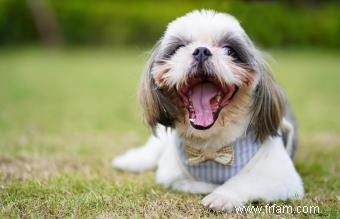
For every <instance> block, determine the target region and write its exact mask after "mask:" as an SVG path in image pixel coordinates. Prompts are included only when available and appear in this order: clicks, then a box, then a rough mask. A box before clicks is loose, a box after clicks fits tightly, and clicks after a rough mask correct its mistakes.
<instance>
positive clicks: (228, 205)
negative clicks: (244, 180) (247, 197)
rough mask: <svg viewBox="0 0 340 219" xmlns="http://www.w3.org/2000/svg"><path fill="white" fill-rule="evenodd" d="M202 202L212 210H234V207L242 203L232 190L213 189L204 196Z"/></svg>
mask: <svg viewBox="0 0 340 219" xmlns="http://www.w3.org/2000/svg"><path fill="white" fill-rule="evenodd" d="M202 204H203V205H204V206H206V207H208V208H211V209H214V210H220V211H227V212H232V211H235V207H237V206H242V205H243V204H244V203H243V202H242V201H241V200H240V198H239V197H238V196H237V195H236V194H233V193H232V192H227V191H223V190H215V191H214V192H213V193H211V194H209V195H207V196H205V197H204V199H203V200H202Z"/></svg>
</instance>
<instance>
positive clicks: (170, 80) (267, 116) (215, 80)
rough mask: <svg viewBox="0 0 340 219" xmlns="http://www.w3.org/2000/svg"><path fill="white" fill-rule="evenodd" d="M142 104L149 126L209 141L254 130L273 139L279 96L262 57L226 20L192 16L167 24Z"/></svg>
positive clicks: (280, 108)
mask: <svg viewBox="0 0 340 219" xmlns="http://www.w3.org/2000/svg"><path fill="white" fill-rule="evenodd" d="M140 100H141V103H142V106H143V109H144V114H145V117H146V120H147V122H148V124H149V125H150V126H151V127H153V128H154V127H155V126H156V125H157V123H160V124H163V125H165V126H167V127H172V128H176V129H177V131H178V132H179V133H180V134H181V135H182V136H185V137H190V138H211V137H212V136H214V135H221V133H222V132H224V131H227V130H228V131H230V130H234V131H235V130H237V132H238V133H243V132H245V131H246V130H247V129H249V128H252V129H253V130H254V131H255V133H256V136H257V138H258V139H259V140H264V139H265V138H266V137H268V136H270V135H275V134H276V132H277V129H278V126H279V124H280V122H281V120H282V115H283V95H282V93H281V90H280V88H279V86H278V85H277V83H276V82H275V81H274V80H273V78H272V77H271V74H270V72H269V70H268V67H267V65H266V63H265V62H264V60H263V59H262V57H261V55H260V53H259V51H258V50H257V49H256V48H255V47H254V45H253V43H252V42H251V41H250V40H249V38H248V36H247V35H246V33H245V32H244V30H243V29H242V27H241V26H240V25H239V23H238V21H237V20H236V19H235V18H234V17H232V16H230V15H227V14H223V13H216V12H213V11H194V12H191V13H189V14H187V15H185V16H183V17H180V18H178V19H176V20H175V21H173V22H171V23H170V24H169V25H168V28H167V30H166V32H165V34H164V36H163V38H162V39H161V40H160V41H159V42H158V44H157V45H156V47H155V49H154V52H153V54H152V56H151V58H150V61H149V63H148V65H147V67H146V70H145V74H144V78H143V80H142V85H141V90H140Z"/></svg>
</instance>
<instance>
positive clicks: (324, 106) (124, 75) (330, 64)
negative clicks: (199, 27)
mask: <svg viewBox="0 0 340 219" xmlns="http://www.w3.org/2000/svg"><path fill="white" fill-rule="evenodd" d="M202 8H210V9H216V10H218V11H223V12H228V13H231V14H232V15H234V16H236V17H237V18H238V19H239V20H240V22H241V25H242V26H243V27H244V29H245V30H246V32H247V33H248V34H249V36H250V37H251V38H252V39H253V40H254V41H255V43H256V44H257V45H258V46H259V47H260V48H262V49H264V50H265V51H266V52H268V53H269V54H270V55H271V57H272V58H270V59H269V62H270V64H271V66H272V68H273V73H274V76H275V78H276V79H277V80H278V81H279V82H280V84H281V85H282V86H283V88H284V89H285V91H286V93H287V95H288V97H289V100H290V103H291V105H292V108H293V110H294V112H295V114H296V116H297V120H298V124H299V129H298V131H299V149H298V151H297V154H296V158H295V163H296V166H297V169H298V172H299V173H300V174H301V176H302V178H303V181H304V184H305V190H306V196H305V198H304V199H303V200H302V201H291V202H284V203H277V204H279V205H281V204H285V205H287V204H289V205H294V206H297V205H300V206H302V205H306V206H312V205H313V206H315V205H317V206H319V207H320V212H319V214H314V215H308V214H305V215H296V214H293V215H291V214H283V215H278V216H282V217H296V216H298V217H300V216H304V217H310V216H312V217H319V216H321V217H334V218H336V217H339V216H340V215H339V210H340V209H339V200H340V197H339V188H340V180H339V179H340V174H339V173H340V160H339V159H338V158H339V156H340V117H339V112H340V98H339V94H340V51H339V49H340V6H339V2H338V1H321V0H300V1H299V0H289V1H269V0H267V1H218V0H213V1H109V0H88V1H85V0H50V1H48V0H0V217H1V218H3V217H9V218H13V217H33V218H35V217H38V218H39V217H44V218H45V217H91V218H93V217H99V218H107V217H109V218H111V217H117V216H132V217H156V218H157V217H170V216H171V217H174V218H178V217H188V218H200V217H205V218H209V217H228V216H230V215H226V214H223V213H221V212H213V211H209V210H207V209H205V208H204V207H202V206H201V205H200V199H201V198H203V196H201V195H190V194H183V193H176V192H173V191H170V190H168V189H164V188H162V187H160V186H158V185H157V184H155V183H154V173H153V172H147V173H143V174H140V175H134V174H131V173H126V172H121V171H117V170H113V169H112V168H111V165H110V161H111V158H112V157H113V156H115V155H117V154H118V153H122V152H124V151H125V150H127V149H128V148H131V147H135V146H137V145H141V144H143V142H144V141H145V140H146V138H147V137H148V135H149V134H150V130H148V129H147V128H146V126H145V124H144V123H143V119H142V116H141V111H140V108H139V105H138V103H137V98H136V96H137V95H136V92H137V87H138V84H139V78H140V73H141V71H142V69H143V67H144V64H145V61H146V59H147V57H148V51H149V50H150V48H151V47H152V45H153V44H154V43H155V42H156V41H157V40H158V39H159V38H160V37H161V35H162V33H163V32H164V30H165V29H166V25H167V23H168V22H169V21H171V20H173V19H175V18H176V17H178V16H181V15H183V14H185V13H186V12H189V11H191V10H192V9H202ZM183 203H185V204H183ZM260 204H261V203H260ZM260 216H261V215H256V214H253V215H246V217H250V218H254V217H260ZM262 216H263V215H262ZM264 216H265V215H264Z"/></svg>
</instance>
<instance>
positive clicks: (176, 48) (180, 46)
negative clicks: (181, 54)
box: [173, 44, 184, 53]
mask: <svg viewBox="0 0 340 219" xmlns="http://www.w3.org/2000/svg"><path fill="white" fill-rule="evenodd" d="M182 47H184V45H183V44H180V45H178V46H176V47H175V49H174V52H173V53H175V52H176V51H177V50H179V49H180V48H182Z"/></svg>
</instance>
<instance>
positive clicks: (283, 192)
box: [202, 137, 303, 211]
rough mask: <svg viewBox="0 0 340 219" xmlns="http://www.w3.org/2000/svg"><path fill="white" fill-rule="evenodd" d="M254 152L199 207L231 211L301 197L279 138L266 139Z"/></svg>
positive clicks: (294, 174) (295, 175)
mask: <svg viewBox="0 0 340 219" xmlns="http://www.w3.org/2000/svg"><path fill="white" fill-rule="evenodd" d="M258 153H259V154H257V156H258V157H254V159H255V158H258V159H257V160H254V161H253V163H249V165H247V166H246V167H244V169H243V170H242V171H241V172H240V173H239V174H238V175H236V176H234V177H233V178H231V179H230V180H228V181H227V182H226V183H225V184H223V185H221V186H220V187H218V188H217V189H216V190H214V191H213V192H212V193H211V194H209V195H207V196H206V197H205V198H204V199H203V200H202V202H203V204H204V205H205V206H207V207H209V208H212V209H216V210H226V211H233V210H235V209H234V208H235V206H242V205H244V204H246V203H247V202H249V201H254V200H264V201H266V202H271V201H278V200H287V199H289V198H297V199H300V198H302V197H303V185H302V181H301V178H300V176H299V175H298V174H297V172H296V170H295V168H294V165H293V163H292V161H291V159H290V157H289V155H288V153H287V152H286V151H285V149H284V146H283V143H282V141H281V139H280V138H279V137H276V138H271V139H269V140H267V141H266V142H265V143H264V144H263V145H262V146H261V149H260V151H259V152H258ZM251 162H252V161H251Z"/></svg>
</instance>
